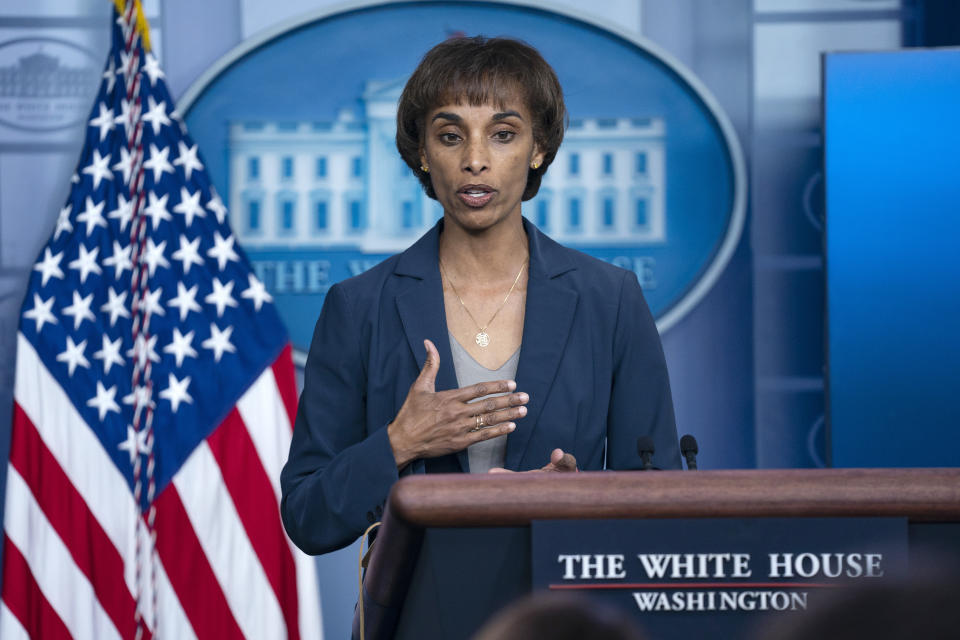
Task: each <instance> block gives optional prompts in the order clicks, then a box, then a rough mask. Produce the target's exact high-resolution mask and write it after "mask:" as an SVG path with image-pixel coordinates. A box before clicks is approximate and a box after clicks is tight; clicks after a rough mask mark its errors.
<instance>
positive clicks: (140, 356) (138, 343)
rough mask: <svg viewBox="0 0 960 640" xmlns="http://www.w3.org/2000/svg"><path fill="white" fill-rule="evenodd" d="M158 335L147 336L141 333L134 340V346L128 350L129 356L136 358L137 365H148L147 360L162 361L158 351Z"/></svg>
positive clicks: (141, 366)
mask: <svg viewBox="0 0 960 640" xmlns="http://www.w3.org/2000/svg"><path fill="white" fill-rule="evenodd" d="M156 347H157V336H150V337H149V338H145V337H144V335H143V334H142V333H141V334H140V335H138V336H137V339H136V340H134V342H133V347H132V348H131V349H129V350H128V351H127V357H130V358H135V359H136V361H137V365H138V366H139V367H140V368H141V369H143V368H144V367H145V366H147V361H148V360H149V361H150V362H160V356H158V355H157V352H156Z"/></svg>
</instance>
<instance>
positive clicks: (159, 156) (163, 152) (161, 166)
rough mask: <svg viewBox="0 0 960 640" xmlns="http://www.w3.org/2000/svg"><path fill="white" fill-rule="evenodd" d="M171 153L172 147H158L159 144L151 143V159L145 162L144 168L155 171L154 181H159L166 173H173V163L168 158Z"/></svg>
mask: <svg viewBox="0 0 960 640" xmlns="http://www.w3.org/2000/svg"><path fill="white" fill-rule="evenodd" d="M168 155H170V147H164V148H163V149H158V148H157V145H155V144H153V143H150V159H149V160H147V161H146V162H144V163H143V168H144V169H149V170H151V171H153V182H154V183H157V182H159V181H160V178H162V177H163V174H164V173H173V165H172V164H170V162H169V161H168V160H167V156H168Z"/></svg>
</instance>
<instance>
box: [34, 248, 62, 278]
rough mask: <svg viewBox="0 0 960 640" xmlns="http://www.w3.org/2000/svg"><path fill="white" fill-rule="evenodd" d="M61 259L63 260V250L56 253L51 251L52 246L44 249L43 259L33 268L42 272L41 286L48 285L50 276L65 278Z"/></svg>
mask: <svg viewBox="0 0 960 640" xmlns="http://www.w3.org/2000/svg"><path fill="white" fill-rule="evenodd" d="M61 260H63V252H62V251H61V252H60V253H58V254H56V255H54V254H53V253H52V252H51V251H50V247H47V248H45V249H44V250H43V259H42V260H41V261H40V262H38V263H37V264H35V265H33V270H34V271H39V272H40V273H41V279H40V286H41V287H45V286H47V280H49V279H50V278H57V279H58V280H62V279H63V271H62V270H61V269H60V261H61Z"/></svg>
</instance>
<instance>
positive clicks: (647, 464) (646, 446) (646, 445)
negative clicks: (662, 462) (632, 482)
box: [637, 436, 654, 471]
mask: <svg viewBox="0 0 960 640" xmlns="http://www.w3.org/2000/svg"><path fill="white" fill-rule="evenodd" d="M653 451H654V446H653V438H651V437H650V436H640V437H639V438H637V454H639V456H640V460H642V461H643V470H644V471H650V470H652V469H653V461H652V460H651V459H650V458H652V457H653Z"/></svg>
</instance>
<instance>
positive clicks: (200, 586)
mask: <svg viewBox="0 0 960 640" xmlns="http://www.w3.org/2000/svg"><path fill="white" fill-rule="evenodd" d="M196 490H197V491H202V490H203V487H196ZM154 504H155V505H156V508H157V518H156V527H155V530H156V533H157V543H156V550H157V554H158V555H159V556H160V561H161V562H162V563H163V568H164V569H165V570H166V572H167V578H168V579H169V580H170V585H171V586H172V587H173V590H174V591H175V592H176V594H177V596H178V597H179V599H180V604H181V605H182V606H183V611H184V613H185V614H186V616H187V619H188V620H189V621H190V624H191V626H193V630H194V632H195V633H196V635H197V637H198V638H222V639H224V640H229V639H232V638H238V639H242V638H243V633H242V632H241V631H240V627H239V625H237V621H236V619H235V618H234V617H233V613H232V612H231V611H230V605H228V604H227V599H226V597H225V596H224V594H223V591H222V590H221V589H220V584H219V583H218V582H217V577H216V576H215V575H214V573H213V569H212V568H211V567H210V562H209V561H208V560H207V556H206V554H204V552H203V547H201V546H200V541H199V540H198V539H197V534H196V533H195V532H194V530H193V526H192V525H191V524H190V519H189V518H188V517H187V511H186V509H184V506H183V501H182V500H181V499H180V494H179V493H177V488H176V486H175V485H174V484H173V483H170V484H168V485H167V487H166V488H165V489H164V490H163V492H162V493H161V494H160V495H159V496H158V497H157V499H156V500H155V501H154Z"/></svg>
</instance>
